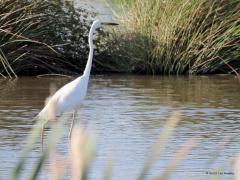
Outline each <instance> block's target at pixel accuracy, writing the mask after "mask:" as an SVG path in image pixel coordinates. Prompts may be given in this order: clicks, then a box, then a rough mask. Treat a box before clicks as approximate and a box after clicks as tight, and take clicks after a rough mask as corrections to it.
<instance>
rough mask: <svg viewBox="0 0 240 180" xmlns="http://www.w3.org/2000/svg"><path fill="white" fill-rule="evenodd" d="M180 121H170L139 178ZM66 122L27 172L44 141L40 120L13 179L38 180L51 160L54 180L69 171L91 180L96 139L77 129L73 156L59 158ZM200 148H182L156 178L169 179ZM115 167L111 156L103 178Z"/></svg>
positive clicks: (58, 125)
mask: <svg viewBox="0 0 240 180" xmlns="http://www.w3.org/2000/svg"><path fill="white" fill-rule="evenodd" d="M180 119H181V115H180V114H179V113H175V114H173V115H172V116H171V117H170V118H169V120H168V121H167V122H166V124H165V126H164V128H163V131H162V133H161V134H160V135H159V138H158V140H157V141H156V144H154V146H153V147H152V149H151V150H150V152H149V155H148V156H147V158H146V160H145V163H144V164H143V167H142V169H141V171H140V172H139V175H138V176H137V177H136V179H138V180H141V179H145V178H146V175H147V174H148V172H149V171H150V169H151V167H152V165H153V163H154V161H155V160H156V159H157V157H158V156H159V154H160V153H161V151H162V150H163V149H164V146H165V143H166V141H167V139H168V138H169V137H170V135H171V134H172V132H173V131H174V129H175V127H176V125H177V124H178V122H179V121H180ZM66 120H67V118H66V117H65V118H64V117H62V118H60V119H59V120H58V121H56V124H54V126H53V127H52V131H51V133H50V135H49V138H48V141H47V144H46V146H45V145H44V148H43V151H42V153H41V154H40V156H39V158H38V159H37V160H36V162H35V163H34V164H35V165H34V166H33V167H32V169H31V171H29V172H25V171H24V165H25V164H27V163H28V162H27V160H28V159H27V158H28V156H29V154H30V153H31V151H32V149H33V148H34V147H35V144H36V143H38V142H39V141H38V140H39V139H40V131H41V127H42V123H43V121H44V120H39V121H37V123H36V125H35V127H34V128H33V129H32V132H31V134H30V135H29V137H28V139H27V143H26V145H25V147H24V149H23V151H22V154H21V156H20V158H19V160H18V162H17V163H16V165H15V167H14V169H13V170H12V173H11V176H10V179H11V180H15V179H19V177H22V175H23V174H24V175H26V177H25V179H29V180H33V179H37V178H38V176H39V174H40V171H41V170H42V168H43V166H44V165H45V162H46V161H47V160H48V159H49V168H47V169H49V172H48V175H49V177H50V179H55V180H58V179H62V178H63V177H65V178H66V172H68V173H67V176H68V177H69V176H70V177H71V179H88V172H89V168H91V166H90V162H91V160H92V159H93V158H94V143H95V137H94V136H93V135H91V134H87V133H86V132H84V131H83V130H82V129H81V128H79V127H77V128H75V129H74V131H73V135H72V139H71V141H70V142H69V146H68V151H69V153H68V154H67V155H65V156H64V155H59V154H58V152H57V150H56V145H57V143H58V141H59V140H60V138H61V137H62V135H63V133H62V132H63V129H64V124H66ZM196 145H197V142H196V140H193V139H192V140H189V141H188V142H187V143H186V144H184V145H183V146H182V147H181V148H180V149H179V152H177V153H176V155H175V156H173V160H172V161H170V163H169V164H168V165H167V166H166V171H163V173H162V174H159V176H157V177H156V179H167V178H168V177H169V176H170V175H171V173H172V172H173V171H174V169H175V168H176V166H177V165H178V163H179V162H180V160H181V159H182V158H183V157H184V156H185V155H186V154H187V153H188V152H189V150H190V149H192V148H193V147H195V146H196ZM66 149H67V148H66ZM40 151H41V150H40ZM111 164H112V163H111V159H110V157H109V162H106V167H105V168H104V171H103V174H102V179H111V169H112V165H111ZM24 172H25V173H24Z"/></svg>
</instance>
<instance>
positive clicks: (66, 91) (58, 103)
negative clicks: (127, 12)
mask: <svg viewBox="0 0 240 180" xmlns="http://www.w3.org/2000/svg"><path fill="white" fill-rule="evenodd" d="M101 25H117V24H116V23H104V22H100V21H99V20H95V21H94V22H93V24H92V26H91V29H90V32H89V37H88V41H89V48H90V50H89V56H88V61H87V65H86V67H85V70H84V73H83V75H82V76H80V77H78V78H76V79H75V80H73V81H71V82H70V83H68V84H66V85H64V86H63V87H62V88H61V89H59V90H58V91H57V92H56V93H55V94H54V95H53V96H52V97H51V98H50V99H49V101H48V102H47V104H46V106H45V107H44V108H43V109H42V111H41V112H40V113H39V114H38V116H37V117H38V118H40V119H45V120H47V121H48V120H51V119H55V118H56V116H60V115H61V114H62V113H64V112H66V111H70V110H73V111H74V116H75V113H76V111H77V109H78V108H79V106H80V105H81V104H82V102H83V100H84V98H85V96H86V93H87V87H88V81H89V76H90V71H91V67H92V58H93V33H94V32H95V30H96V29H97V28H99V27H100V26H101ZM74 116H73V120H72V124H71V129H70V132H69V137H71V132H72V127H73V122H74ZM43 130H44V124H43ZM43 130H42V143H43Z"/></svg>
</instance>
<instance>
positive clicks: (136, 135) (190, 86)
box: [0, 75, 240, 180]
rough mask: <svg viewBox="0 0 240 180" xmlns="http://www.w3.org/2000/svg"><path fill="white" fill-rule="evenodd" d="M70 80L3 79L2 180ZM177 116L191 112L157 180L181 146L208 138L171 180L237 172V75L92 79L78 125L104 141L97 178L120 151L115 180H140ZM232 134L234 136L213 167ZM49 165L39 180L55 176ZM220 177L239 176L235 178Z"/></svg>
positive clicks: (63, 144)
mask: <svg viewBox="0 0 240 180" xmlns="http://www.w3.org/2000/svg"><path fill="white" fill-rule="evenodd" d="M70 80H71V79H68V78H59V77H58V78H29V77H22V78H19V79H18V80H0V179H7V177H8V176H9V173H10V171H11V169H12V168H13V166H14V165H15V163H16V161H17V159H18V158H19V155H20V151H21V149H22V147H23V146H24V143H25V140H26V137H27V136H28V135H29V133H30V130H31V128H32V127H33V125H34V122H33V121H32V118H33V117H34V116H35V115H36V114H37V113H38V112H39V111H40V110H41V108H42V107H43V102H44V100H45V98H46V97H47V96H48V94H49V86H50V84H52V83H54V84H55V85H56V86H57V87H58V88H59V87H61V86H62V85H63V84H65V83H67V82H69V81H70ZM175 111H180V112H181V113H182V114H183V116H184V117H183V120H182V121H181V122H180V123H179V124H178V126H177V128H176V129H175V130H174V133H173V135H172V136H171V137H170V138H169V140H168V142H167V144H166V148H165V149H164V151H163V152H162V153H161V155H160V156H159V158H158V159H157V160H156V163H155V164H154V166H153V167H152V168H151V171H150V173H149V177H150V178H152V177H155V176H157V175H160V174H161V172H163V170H164V168H165V167H166V166H167V164H168V162H169V160H171V159H172V158H173V157H174V155H175V154H176V152H177V150H178V149H179V147H180V146H181V145H183V144H184V143H185V142H187V141H188V140H189V139H190V138H192V137H196V138H197V139H201V143H200V145H199V146H197V147H195V148H194V149H192V150H190V151H189V152H188V154H187V155H186V156H185V157H184V158H183V160H182V161H181V163H180V165H179V166H178V167H177V169H176V172H175V173H174V174H172V176H171V179H186V177H188V178H189V179H209V178H210V176H209V175H207V174H206V173H207V172H211V171H214V170H215V169H217V168H219V169H221V171H222V172H226V173H232V172H233V170H232V169H233V168H232V159H233V158H234V156H235V155H236V153H238V152H239V150H240V145H239V134H240V123H239V122H240V85H239V84H238V81H237V79H236V78H235V77H234V76H200V77H161V76H155V77H151V76H121V75H105V76H92V77H91V80H90V84H89V90H88V94H87V97H86V100H85V102H84V105H83V106H82V107H81V108H80V109H79V111H78V118H77V124H80V125H81V126H84V127H87V126H94V127H95V128H96V133H97V137H98V138H97V144H96V155H95V158H94V161H93V163H92V165H91V171H90V179H100V178H101V175H102V170H103V168H104V165H105V162H106V160H107V159H108V157H109V154H114V156H113V175H112V176H113V179H119V180H120V179H134V178H135V177H136V176H137V174H138V171H139V170H140V169H141V167H142V166H143V162H144V160H145V158H146V156H147V154H148V152H149V150H150V148H151V147H152V145H153V144H154V142H155V141H156V139H157V137H158V135H159V134H160V133H161V132H162V128H163V126H164V124H165V122H166V120H167V118H168V117H169V116H170V115H171V113H173V112H175ZM68 125H69V124H68ZM68 125H66V126H68ZM47 131H50V129H47ZM63 131H64V132H65V135H64V138H62V139H61V140H60V142H59V147H60V151H61V152H63V153H64V152H65V153H67V152H68V148H67V132H66V131H67V130H66V129H65V130H63ZM226 137H232V138H233V139H232V140H231V141H230V142H228V143H227V144H226V145H225V147H224V150H223V151H220V152H219V155H218V158H217V159H216V160H215V161H213V162H212V163H209V162H210V160H211V159H212V158H213V156H214V154H217V153H218V150H219V149H220V146H221V145H220V144H221V143H223V142H224V141H225V139H226ZM40 153H41V149H40V144H39V143H38V144H37V145H36V147H35V148H34V150H33V153H32V154H30V157H29V159H28V165H27V166H26V172H28V171H29V170H30V169H31V165H32V164H34V162H35V160H36V158H37V157H39V154H40ZM47 166H48V165H47V164H46V165H45V167H46V168H44V170H43V172H42V173H41V176H40V178H39V179H46V178H48V175H47V174H48V173H47V172H48V169H47ZM25 175H26V173H25V174H24V175H23V177H22V179H24V176H25ZM196 177H197V178H196ZM219 177H220V179H233V175H221V176H219Z"/></svg>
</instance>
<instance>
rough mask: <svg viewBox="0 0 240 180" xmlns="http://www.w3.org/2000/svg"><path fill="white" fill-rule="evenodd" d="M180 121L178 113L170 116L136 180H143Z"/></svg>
mask: <svg viewBox="0 0 240 180" xmlns="http://www.w3.org/2000/svg"><path fill="white" fill-rule="evenodd" d="M180 120H181V114H180V113H174V114H173V115H171V117H170V118H169V120H168V121H167V122H166V124H165V126H164V127H163V132H162V133H161V134H160V136H159V138H158V140H157V142H156V143H155V144H154V145H153V147H152V149H151V151H150V153H149V155H148V157H147V159H146V160H145V162H144V165H143V168H142V170H141V171H140V174H139V176H138V178H137V180H143V179H144V178H145V176H146V174H147V172H148V171H149V170H150V168H151V166H152V165H153V163H154V161H155V160H156V158H157V156H159V154H160V153H161V150H162V149H163V148H164V145H165V143H166V141H167V140H168V138H169V137H170V135H171V134H172V132H173V130H174V128H175V127H176V125H177V123H178V122H179V121H180Z"/></svg>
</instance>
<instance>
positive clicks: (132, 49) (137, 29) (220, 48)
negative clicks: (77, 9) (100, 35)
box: [110, 0, 240, 74]
mask: <svg viewBox="0 0 240 180" xmlns="http://www.w3.org/2000/svg"><path fill="white" fill-rule="evenodd" d="M116 2H118V3H122V6H123V7H124V8H123V9H125V10H126V12H124V13H122V14H123V15H120V16H119V19H120V20H121V23H120V24H121V25H122V28H123V30H121V31H120V32H118V33H116V34H115V41H114V43H113V45H115V46H116V48H112V49H111V50H112V51H111V52H110V53H111V54H112V56H113V59H118V61H120V62H121V63H124V64H125V67H126V68H127V70H128V71H131V72H139V73H151V74H159V73H161V74H205V73H231V72H233V68H234V69H235V70H236V71H239V70H240V1H239V0H233V1H226V0H220V1H216V0H211V1H207V0H183V1H178V0H173V1H164V0H144V1H142V0H133V1H131V3H130V2H129V1H126V0H116ZM231 67H232V68H231Z"/></svg>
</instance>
